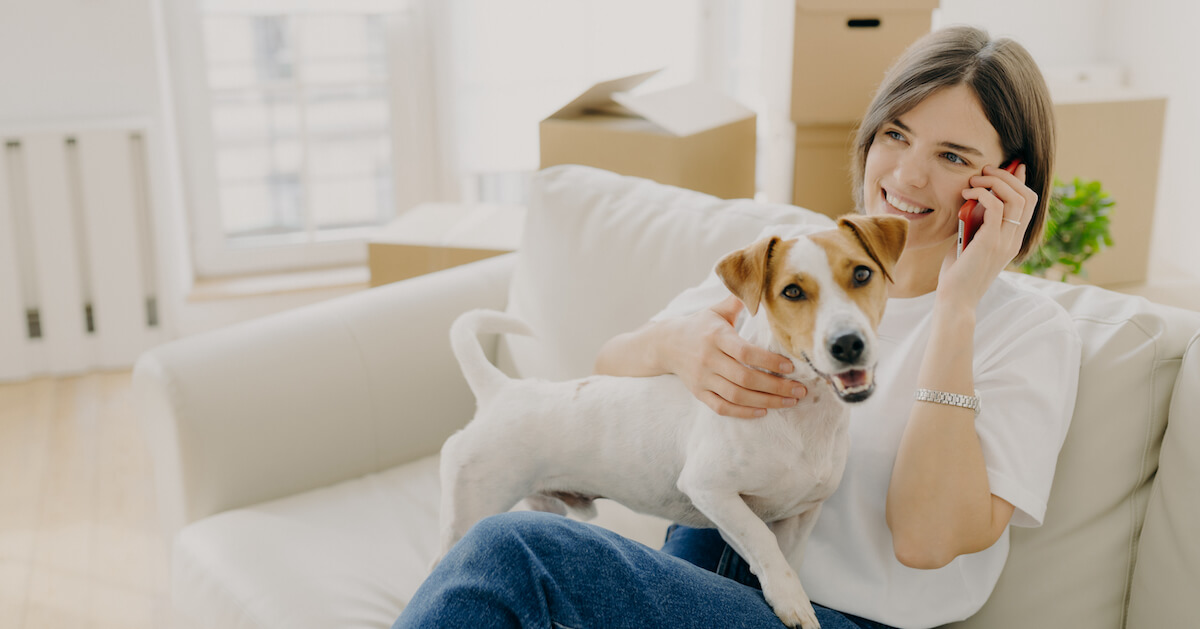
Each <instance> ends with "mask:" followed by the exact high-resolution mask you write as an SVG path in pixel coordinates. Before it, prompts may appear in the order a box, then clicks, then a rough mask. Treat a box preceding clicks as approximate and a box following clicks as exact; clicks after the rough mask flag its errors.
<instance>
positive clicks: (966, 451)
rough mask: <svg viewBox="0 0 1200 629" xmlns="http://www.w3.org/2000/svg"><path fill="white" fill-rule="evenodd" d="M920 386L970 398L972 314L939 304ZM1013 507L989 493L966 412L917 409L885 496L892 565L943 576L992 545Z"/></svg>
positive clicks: (938, 407)
mask: <svg viewBox="0 0 1200 629" xmlns="http://www.w3.org/2000/svg"><path fill="white" fill-rule="evenodd" d="M933 330H934V333H933V335H932V337H931V338H930V341H929V346H928V348H927V350H926V354H925V359H924V361H923V362H922V365H921V373H920V375H919V376H918V380H917V381H918V383H919V386H921V387H923V388H928V389H934V390H936V391H946V392H949V393H962V394H964V395H974V378H973V376H972V373H971V370H972V356H973V355H974V352H973V350H974V343H973V336H974V331H975V311H974V309H970V310H965V309H961V308H960V309H955V308H954V307H953V306H952V305H949V304H945V303H941V302H939V303H938V305H937V306H935V308H934V317H933ZM1012 514H1013V506H1012V505H1011V504H1009V503H1008V502H1006V501H1005V500H1003V499H1001V498H999V497H997V496H995V495H993V494H992V493H991V489H990V485H989V483H988V476H987V466H986V464H985V462H984V459H983V448H982V445H981V444H980V441H979V435H978V434H977V433H976V431H975V412H974V411H972V410H971V409H968V408H959V407H956V406H947V405H944V404H933V403H924V402H915V403H914V404H913V408H912V412H911V414H910V415H909V420H908V426H907V427H906V428H905V430H904V436H903V437H902V438H901V440H900V449H899V451H898V452H897V454H896V463H895V466H894V467H893V469H892V480H891V485H890V487H889V488H888V498H887V523H888V527H889V528H891V531H892V543H893V546H894V547H895V552H896V558H897V559H899V560H900V562H901V563H903V564H904V565H906V566H908V567H910V568H921V569H932V568H940V567H942V566H945V565H946V564H948V563H950V562H951V561H952V560H953V559H954V558H955V557H957V556H959V555H962V554H966V553H974V552H979V551H981V550H984V549H986V548H988V547H989V546H991V545H992V544H994V543H995V542H996V540H997V539H999V538H1000V535H1001V534H1003V533H1004V529H1005V528H1006V527H1007V526H1008V522H1009V520H1010V519H1011V518H1012Z"/></svg>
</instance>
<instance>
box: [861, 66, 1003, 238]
mask: <svg viewBox="0 0 1200 629" xmlns="http://www.w3.org/2000/svg"><path fill="white" fill-rule="evenodd" d="M1003 157H1004V154H1003V152H1002V150H1001V147H1000V136H999V135H998V134H997V133H996V130H995V129H994V128H992V125H991V123H989V122H988V120H987V117H986V116H985V115H984V113H983V109H982V108H981V107H980V106H979V101H978V100H977V99H976V97H975V93H974V92H972V91H971V89H970V88H969V87H967V86H966V85H961V84H960V85H955V86H953V87H947V88H943V89H940V90H938V91H936V92H934V93H933V94H931V95H929V96H928V97H926V98H925V100H923V101H921V102H920V103H919V104H918V105H917V106H916V107H913V108H912V109H911V110H909V111H908V112H906V113H904V114H902V115H900V116H899V117H898V118H897V119H896V120H891V121H888V122H886V123H885V124H884V125H883V126H882V127H880V129H879V131H878V132H876V134H875V139H874V141H873V143H872V144H871V148H870V149H869V150H868V151H867V160H866V167H865V169H864V173H863V205H864V206H865V210H866V213H867V214H892V215H894V216H903V217H904V218H907V219H908V222H909V231H908V244H907V245H905V249H907V250H913V249H923V248H928V247H948V246H953V244H954V243H955V241H956V240H957V235H958V208H959V207H961V206H962V204H963V197H962V191H963V190H965V189H967V188H969V187H971V185H970V184H969V183H968V182H969V180H970V179H971V177H972V176H974V175H978V174H980V173H981V172H982V170H983V167H984V166H985V165H988V164H990V165H992V166H998V165H1000V162H1001V160H1002V159H1003Z"/></svg>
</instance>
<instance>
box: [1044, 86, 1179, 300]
mask: <svg viewBox="0 0 1200 629" xmlns="http://www.w3.org/2000/svg"><path fill="white" fill-rule="evenodd" d="M1166 107H1167V102H1166V99H1165V98H1163V97H1161V96H1157V95H1148V94H1138V93H1135V92H1131V91H1127V90H1089V91H1086V92H1083V91H1076V92H1072V93H1062V92H1060V93H1056V94H1055V95H1054V120H1055V128H1056V130H1057V135H1058V138H1057V140H1058V154H1057V155H1056V156H1055V163H1054V172H1055V175H1056V176H1057V177H1058V178H1059V179H1061V180H1063V183H1067V184H1069V183H1071V181H1072V180H1073V179H1074V178H1075V177H1079V178H1081V179H1084V180H1096V181H1099V182H1100V183H1101V185H1102V186H1103V187H1104V190H1105V191H1106V192H1108V193H1109V195H1110V196H1111V197H1112V199H1113V201H1114V202H1115V205H1114V206H1113V208H1112V213H1111V214H1110V219H1111V223H1110V229H1111V231H1112V237H1113V246H1112V247H1109V248H1108V249H1105V250H1103V251H1101V252H1100V253H1098V254H1096V255H1095V256H1093V257H1092V258H1091V259H1089V260H1088V261H1087V263H1086V264H1085V265H1084V269H1085V270H1086V271H1087V277H1086V280H1087V281H1088V282H1090V283H1092V284H1097V285H1100V286H1115V285H1121V284H1131V283H1138V282H1144V281H1146V272H1147V268H1148V266H1149V258H1150V238H1151V229H1152V227H1153V225H1154V205H1155V200H1156V196H1157V192H1158V169H1159V159H1160V154H1161V152H1162V141H1163V118H1164V116H1165V114H1166Z"/></svg>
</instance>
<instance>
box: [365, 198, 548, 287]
mask: <svg viewBox="0 0 1200 629" xmlns="http://www.w3.org/2000/svg"><path fill="white" fill-rule="evenodd" d="M524 222H525V208H523V207H520V206H513V205H491V204H482V203H481V204H460V203H422V204H421V205H418V206H416V207H414V208H412V209H410V210H408V211H407V212H405V213H403V214H401V215H400V216H399V217H398V218H396V220H394V221H392V222H391V223H389V224H388V225H386V226H385V227H383V228H381V229H380V230H379V231H378V232H377V233H375V234H373V235H372V236H371V237H370V238H368V239H367V266H368V267H369V268H370V270H371V286H372V287H375V286H382V285H384V284H389V283H391V282H398V281H400V280H404V279H408V278H410V277H416V276H418V275H424V274H426V273H432V272H434V271H440V270H442V269H448V268H450V267H454V266H458V265H460V264H466V263H468V262H474V261H476V260H482V259H484V258H490V257H492V256H497V255H500V254H502V253H508V252H510V251H515V250H516V249H517V246H518V245H520V243H521V230H522V228H523V227H524Z"/></svg>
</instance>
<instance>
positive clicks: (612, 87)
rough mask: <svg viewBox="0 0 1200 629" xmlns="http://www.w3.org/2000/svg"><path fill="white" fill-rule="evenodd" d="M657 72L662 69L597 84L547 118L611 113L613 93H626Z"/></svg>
mask: <svg viewBox="0 0 1200 629" xmlns="http://www.w3.org/2000/svg"><path fill="white" fill-rule="evenodd" d="M659 72H662V68H659V69H657V70H651V71H649V72H642V73H641V74H634V75H630V76H625V77H621V78H619V79H612V80H610V81H602V82H600V83H597V84H595V85H593V86H591V87H590V88H588V90H587V91H586V92H584V93H582V94H580V95H579V96H577V97H576V98H575V100H573V101H571V102H569V103H567V104H566V105H565V106H564V107H563V108H561V109H559V110H558V111H556V112H554V113H553V114H550V116H549V117H550V118H575V117H577V116H579V115H580V114H582V113H584V112H585V111H612V110H613V98H612V95H613V93H615V92H628V91H629V90H631V89H633V88H635V87H637V86H639V85H641V84H642V83H644V82H645V81H646V80H647V79H649V78H650V77H652V76H654V75H655V74H658V73H659Z"/></svg>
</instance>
